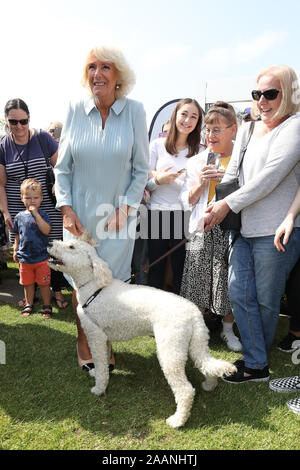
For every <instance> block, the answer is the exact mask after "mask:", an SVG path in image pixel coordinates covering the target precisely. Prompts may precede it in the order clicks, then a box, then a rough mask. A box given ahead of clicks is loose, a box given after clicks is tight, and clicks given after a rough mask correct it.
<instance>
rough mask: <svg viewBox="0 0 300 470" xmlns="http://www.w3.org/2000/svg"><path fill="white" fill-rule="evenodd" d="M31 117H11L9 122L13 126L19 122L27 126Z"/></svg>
mask: <svg viewBox="0 0 300 470" xmlns="http://www.w3.org/2000/svg"><path fill="white" fill-rule="evenodd" d="M28 121H29V119H9V120H8V122H9V124H10V125H11V126H16V125H17V124H18V122H19V123H20V124H21V126H27V124H28Z"/></svg>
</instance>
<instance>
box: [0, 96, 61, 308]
mask: <svg viewBox="0 0 300 470" xmlns="http://www.w3.org/2000/svg"><path fill="white" fill-rule="evenodd" d="M4 116H5V122H6V130H7V135H6V136H5V137H4V138H3V139H2V140H1V143H0V201H1V202H0V205H1V206H0V210H1V211H2V213H3V215H4V219H5V223H6V226H7V228H8V229H9V233H10V242H11V243H13V241H14V233H13V223H14V218H15V216H16V214H17V213H18V212H20V211H23V210H24V204H23V202H22V201H21V198H20V185H21V183H22V182H23V181H24V179H26V178H36V179H37V180H38V181H40V182H41V184H42V188H43V202H42V204H41V209H43V210H45V211H46V212H47V213H48V215H49V217H50V220H51V227H52V229H51V232H50V234H49V239H50V240H55V239H61V238H62V216H61V213H60V212H59V211H57V210H56V209H55V207H54V205H53V203H52V201H51V199H50V196H49V194H48V191H47V185H46V173H47V165H46V160H45V157H44V153H43V150H42V148H41V146H40V141H39V139H38V136H37V132H36V130H35V129H30V127H29V122H30V113H29V109H28V106H27V104H26V103H25V102H24V101H23V100H21V99H19V98H17V99H12V100H9V101H8V102H7V103H6V105H5V108H4ZM40 138H41V139H42V141H43V143H44V147H45V150H46V151H47V153H48V155H49V156H50V162H51V165H52V166H53V167H54V166H55V163H56V160H57V153H58V150H57V149H58V144H57V142H55V140H54V139H53V138H52V137H51V136H50V135H49V134H48V133H47V132H46V131H41V133H40ZM23 303H24V301H20V302H19V306H20V307H24V305H23Z"/></svg>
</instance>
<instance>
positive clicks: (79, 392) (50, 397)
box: [0, 264, 300, 450]
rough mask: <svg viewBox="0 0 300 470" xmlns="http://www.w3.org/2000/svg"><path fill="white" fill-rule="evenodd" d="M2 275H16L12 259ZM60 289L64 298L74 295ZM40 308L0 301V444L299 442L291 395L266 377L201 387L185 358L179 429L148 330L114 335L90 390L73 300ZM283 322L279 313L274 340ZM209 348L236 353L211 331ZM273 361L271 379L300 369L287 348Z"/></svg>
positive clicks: (150, 446) (203, 446) (279, 445)
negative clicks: (98, 391)
mask: <svg viewBox="0 0 300 470" xmlns="http://www.w3.org/2000/svg"><path fill="white" fill-rule="evenodd" d="M4 274H5V275H8V276H15V267H14V265H13V264H10V269H9V270H8V271H5V272H4ZM16 282H17V280H16ZM65 294H66V299H67V300H68V301H69V302H70V301H71V293H70V292H67V291H66V292H65ZM39 310H40V309H39V308H38V307H37V306H36V307H35V311H36V312H37V313H35V314H33V315H32V316H31V317H29V318H23V317H22V316H21V315H20V309H19V308H17V307H14V306H12V305H8V304H0V340H2V341H4V342H5V344H6V364H2V365H1V364H0V383H1V391H0V448H1V449H6V450H24V449H32V450H33V449H34V450H43V449H44V450H46V449H47V450H80V449H87V450H104V449H105V450H111V449H118V450H159V449H162V450H179V449H180V450H184V449H186V450H192V449H200V450H213V449H214V450H215V449H217V450H220V449H224V450H225V449H241V450H245V449H269V450H271V449H272V450H275V449H289V450H296V449H299V447H300V445H299V429H300V426H299V425H300V418H299V416H297V415H294V414H293V413H291V412H290V411H289V410H288V408H287V407H286V401H287V400H288V399H289V398H293V397H295V395H293V394H291V395H285V394H278V393H274V392H272V391H271V390H269V387H268V383H262V384H255V383H248V384H242V385H230V384H227V383H224V382H223V381H222V380H219V385H218V387H217V388H216V389H215V390H214V391H213V392H210V393H207V392H204V391H203V390H202V388H201V382H202V376H201V374H200V373H199V372H198V371H197V370H196V369H195V368H194V367H193V364H192V363H191V362H188V364H187V368H186V370H187V375H188V377H189V380H190V381H191V383H192V384H193V386H194V387H195V389H196V396H195V401H194V406H193V408H192V413H191V417H190V419H189V420H188V422H187V424H186V426H185V427H184V428H182V429H179V430H175V429H171V428H170V427H168V426H167V425H166V423H165V419H166V418H167V417H168V416H170V415H171V414H173V412H174V410H175V402H174V397H173V395H172V392H171V390H170V388H169V386H168V384H167V382H166V380H165V378H164V376H163V374H162V371H161V369H160V367H159V364H158V361H157V358H156V354H155V341H154V339H153V338H152V337H143V338H137V339H135V340H132V341H130V342H126V343H114V350H115V351H116V353H117V367H116V370H115V371H114V372H113V373H112V374H111V378H110V382H109V386H108V389H107V392H106V394H105V396H103V397H96V396H95V395H93V394H91V392H90V389H91V387H92V386H93V385H94V379H93V378H92V377H90V376H89V375H88V374H87V373H85V372H83V371H81V370H80V369H79V367H78V366H77V359H76V348H75V345H76V327H75V323H74V317H73V313H72V309H71V307H68V308H67V309H65V310H60V311H58V309H57V308H56V307H54V312H55V313H54V316H53V318H52V319H43V318H42V316H41V314H40V313H38V311H39ZM287 329H288V320H287V318H283V317H281V318H280V322H279V326H278V331H277V336H276V340H275V342H277V341H278V339H279V338H281V336H282V335H284V334H285V333H286V332H287ZM210 346H211V352H212V354H213V355H214V356H215V357H219V358H221V357H222V358H224V359H227V360H229V361H234V360H236V359H237V358H238V357H239V354H238V353H234V352H230V351H228V350H227V348H226V346H225V345H224V344H223V343H222V342H221V340H220V339H219V338H218V335H213V336H212V338H211V341H210ZM270 366H271V374H272V377H273V378H276V377H285V376H290V375H295V374H297V373H299V365H298V366H296V365H294V364H293V363H292V360H291V356H290V355H289V354H284V353H282V352H280V351H278V350H276V348H275V347H274V348H273V349H272V350H271V352H270Z"/></svg>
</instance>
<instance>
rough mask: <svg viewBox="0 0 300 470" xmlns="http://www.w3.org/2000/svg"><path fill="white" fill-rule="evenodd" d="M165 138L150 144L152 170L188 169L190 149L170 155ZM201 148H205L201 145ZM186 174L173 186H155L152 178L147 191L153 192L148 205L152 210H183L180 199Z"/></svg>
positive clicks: (150, 165)
mask: <svg viewBox="0 0 300 470" xmlns="http://www.w3.org/2000/svg"><path fill="white" fill-rule="evenodd" d="M165 141H166V139H164V138H159V139H155V140H153V141H152V142H151V143H150V162H149V167H150V170H157V171H159V170H164V169H166V168H168V167H172V168H170V170H169V171H170V173H173V172H175V171H178V170H181V169H182V168H185V169H186V168H187V162H188V160H189V158H187V157H186V155H187V154H188V148H186V149H184V150H181V151H180V152H179V153H178V155H170V154H169V153H168V152H167V150H166V147H165ZM201 148H204V147H203V146H202V145H201ZM185 176H186V173H185V172H184V173H182V174H181V175H179V177H178V178H176V180H175V181H174V182H173V183H172V184H159V185H157V184H155V182H154V178H150V179H149V180H148V183H147V189H148V190H149V191H152V194H151V197H150V201H149V202H148V204H147V207H148V209H151V210H161V211H164V210H169V211H170V210H183V209H184V208H183V205H182V202H181V200H180V199H179V194H180V192H181V189H182V186H183V184H184V181H185Z"/></svg>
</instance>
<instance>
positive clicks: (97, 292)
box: [82, 287, 103, 309]
mask: <svg viewBox="0 0 300 470" xmlns="http://www.w3.org/2000/svg"><path fill="white" fill-rule="evenodd" d="M102 289H103V288H102V287H101V288H100V289H98V290H96V292H94V293H93V295H91V297H89V298H88V299H87V301H86V302H85V304H84V305H83V306H82V308H83V309H85V308H87V307H88V306H89V305H90V303H91V302H93V300H95V298H96V297H97V295H98V294H99V293H100V292H101V291H102Z"/></svg>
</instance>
